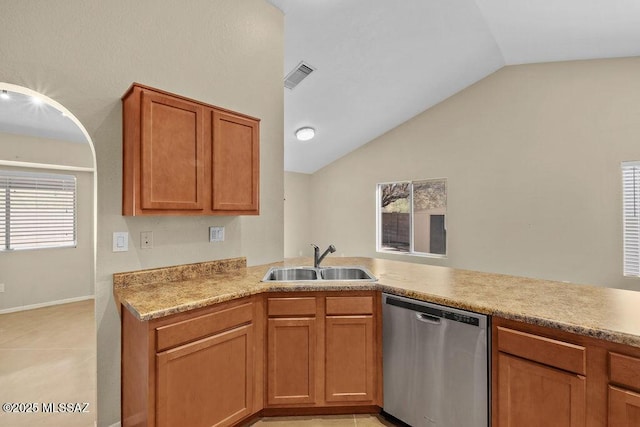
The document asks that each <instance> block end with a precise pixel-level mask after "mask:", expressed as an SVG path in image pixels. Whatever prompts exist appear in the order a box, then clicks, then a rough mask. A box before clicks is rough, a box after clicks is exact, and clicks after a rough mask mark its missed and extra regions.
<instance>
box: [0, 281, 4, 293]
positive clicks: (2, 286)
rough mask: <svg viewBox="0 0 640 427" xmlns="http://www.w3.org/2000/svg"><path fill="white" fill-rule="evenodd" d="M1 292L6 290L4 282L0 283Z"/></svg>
mask: <svg viewBox="0 0 640 427" xmlns="http://www.w3.org/2000/svg"><path fill="white" fill-rule="evenodd" d="M0 292H4V283H0Z"/></svg>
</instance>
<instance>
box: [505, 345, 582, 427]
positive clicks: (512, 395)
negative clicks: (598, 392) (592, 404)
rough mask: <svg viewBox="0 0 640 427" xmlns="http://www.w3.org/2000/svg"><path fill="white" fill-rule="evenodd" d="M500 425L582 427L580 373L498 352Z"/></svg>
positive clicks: (507, 426)
mask: <svg viewBox="0 0 640 427" xmlns="http://www.w3.org/2000/svg"><path fill="white" fill-rule="evenodd" d="M498 377H499V378H498V382H499V386H498V414H495V415H494V416H497V417H498V422H499V426H500V427H539V426H550V427H553V426H557V427H582V426H584V425H585V421H586V416H585V414H586V394H585V393H586V392H585V387H586V384H585V383H586V381H585V378H584V377H583V376H581V375H576V374H571V373H568V372H565V371H561V370H558V369H553V368H550V367H547V366H544V365H540V364H538V363H535V362H531V361H528V360H525V359H521V358H518V357H513V356H510V355H506V354H504V353H499V355H498Z"/></svg>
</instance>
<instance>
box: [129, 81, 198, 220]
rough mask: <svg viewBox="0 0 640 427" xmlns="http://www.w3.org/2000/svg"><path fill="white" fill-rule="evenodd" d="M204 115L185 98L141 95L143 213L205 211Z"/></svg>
mask: <svg viewBox="0 0 640 427" xmlns="http://www.w3.org/2000/svg"><path fill="white" fill-rule="evenodd" d="M203 111H204V109H203V107H202V106H201V105H198V104H195V103H192V102H189V101H185V100H183V99H179V98H175V97H170V96H167V95H163V94H160V93H156V92H151V91H143V92H142V98H141V125H142V126H141V128H142V129H141V147H140V148H141V159H140V167H141V176H140V178H141V189H140V192H141V196H142V200H141V205H142V209H176V210H202V209H203V207H204V201H203V194H204V179H205V175H204V138H203V114H204V113H203Z"/></svg>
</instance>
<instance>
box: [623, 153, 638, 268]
mask: <svg viewBox="0 0 640 427" xmlns="http://www.w3.org/2000/svg"><path fill="white" fill-rule="evenodd" d="M621 169H622V228H623V232H622V246H623V266H622V274H623V275H624V276H626V277H640V162H622V166H621Z"/></svg>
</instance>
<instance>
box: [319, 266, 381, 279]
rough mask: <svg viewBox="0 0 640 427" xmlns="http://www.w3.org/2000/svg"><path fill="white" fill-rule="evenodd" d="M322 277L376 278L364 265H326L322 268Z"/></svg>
mask: <svg viewBox="0 0 640 427" xmlns="http://www.w3.org/2000/svg"><path fill="white" fill-rule="evenodd" d="M320 277H322V279H324V280H376V278H375V277H373V275H372V274H371V273H369V271H368V270H366V269H365V268H362V267H325V268H321V269H320Z"/></svg>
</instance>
